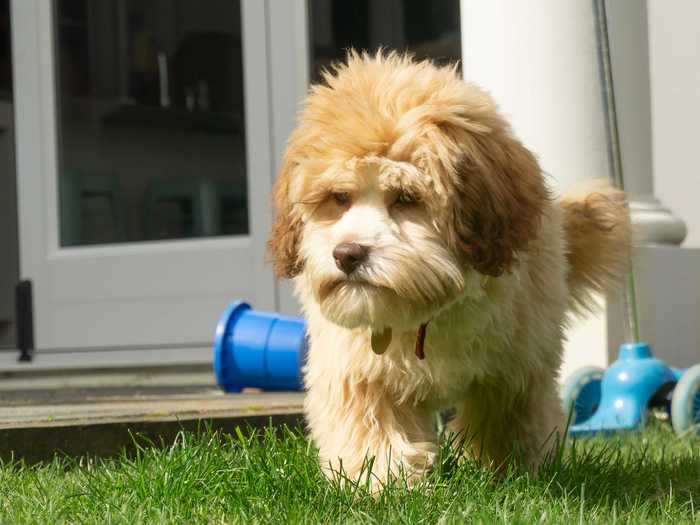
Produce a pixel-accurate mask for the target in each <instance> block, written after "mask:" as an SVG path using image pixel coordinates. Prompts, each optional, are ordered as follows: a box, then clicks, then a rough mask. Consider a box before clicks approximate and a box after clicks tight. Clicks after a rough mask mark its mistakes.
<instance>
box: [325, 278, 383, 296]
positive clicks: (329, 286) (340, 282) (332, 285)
mask: <svg viewBox="0 0 700 525" xmlns="http://www.w3.org/2000/svg"><path fill="white" fill-rule="evenodd" d="M342 287H348V288H353V289H357V290H364V291H368V292H371V291H378V290H380V289H384V287H383V286H377V285H375V284H372V283H370V282H368V281H366V280H363V279H358V278H353V279H335V280H332V281H327V282H325V283H323V284H322V285H321V287H320V289H319V293H318V296H319V299H320V300H321V301H323V300H325V299H326V298H327V297H328V296H329V295H331V294H332V293H333V292H335V291H338V290H339V289H340V288H342Z"/></svg>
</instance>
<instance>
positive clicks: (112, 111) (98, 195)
mask: <svg viewBox="0 0 700 525" xmlns="http://www.w3.org/2000/svg"><path fill="white" fill-rule="evenodd" d="M55 6H56V8H55V23H56V26H57V31H56V34H57V56H58V80H59V90H58V92H59V106H60V107H59V123H60V127H59V131H60V134H59V138H60V161H61V162H60V180H59V190H60V191H59V193H60V224H61V243H62V245H64V246H74V245H85V244H100V243H115V242H133V241H144V240H157V239H182V238H192V237H207V236H216V235H238V234H247V233H248V197H247V181H246V172H245V165H246V163H245V130H244V106H243V60H242V50H241V20H240V3H239V1H236V0H202V1H199V2H193V1H191V0H168V1H158V2H155V1H154V2H142V1H140V0H138V1H137V0H56V2H55Z"/></svg>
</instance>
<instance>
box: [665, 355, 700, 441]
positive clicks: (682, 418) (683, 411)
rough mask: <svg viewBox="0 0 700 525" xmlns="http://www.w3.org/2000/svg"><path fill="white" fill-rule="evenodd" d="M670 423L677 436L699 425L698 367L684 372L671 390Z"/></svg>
mask: <svg viewBox="0 0 700 525" xmlns="http://www.w3.org/2000/svg"><path fill="white" fill-rule="evenodd" d="M671 422H672V423H673V430H674V431H675V432H676V434H679V435H680V434H685V433H686V432H688V431H689V430H691V429H692V428H693V427H696V426H697V425H698V424H700V365H695V366H693V367H691V368H689V369H688V370H686V372H685V373H684V374H683V375H682V376H681V379H680V381H678V384H677V385H676V388H675V389H674V390H673V398H672V399H671Z"/></svg>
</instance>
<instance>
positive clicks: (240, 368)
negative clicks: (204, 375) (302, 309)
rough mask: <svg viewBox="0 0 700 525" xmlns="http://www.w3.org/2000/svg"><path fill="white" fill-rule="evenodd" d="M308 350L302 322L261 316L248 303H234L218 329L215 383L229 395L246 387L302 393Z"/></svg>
mask: <svg viewBox="0 0 700 525" xmlns="http://www.w3.org/2000/svg"><path fill="white" fill-rule="evenodd" d="M306 348H307V345H306V323H305V322H304V320H303V319H301V318H297V317H287V316H284V315H278V314H274V313H267V312H258V311H255V310H253V309H252V308H251V307H250V305H249V304H247V303H245V302H242V301H238V302H235V303H233V304H231V305H230V306H229V307H228V308H227V309H226V310H225V311H224V313H223V314H222V316H221V318H220V319H219V324H218V325H217V326H216V336H215V339H214V373H215V374H216V380H217V382H218V383H219V386H220V387H221V388H222V389H223V390H225V391H226V392H240V391H241V390H242V389H243V388H246V387H254V388H262V389H265V390H303V388H304V386H303V379H302V374H301V368H302V366H303V364H304V361H305V359H306Z"/></svg>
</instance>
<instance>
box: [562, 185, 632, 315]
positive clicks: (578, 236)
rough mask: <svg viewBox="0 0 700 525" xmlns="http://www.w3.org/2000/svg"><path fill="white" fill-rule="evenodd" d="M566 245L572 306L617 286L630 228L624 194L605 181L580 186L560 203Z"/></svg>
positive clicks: (628, 249) (627, 252)
mask: <svg viewBox="0 0 700 525" xmlns="http://www.w3.org/2000/svg"><path fill="white" fill-rule="evenodd" d="M560 205H561V208H562V210H563V212H564V221H563V226H564V231H565V236H566V240H567V243H568V251H567V259H568V261H569V266H570V270H569V276H568V283H569V289H570V291H571V294H572V298H573V302H574V304H573V305H572V306H573V307H575V308H582V307H583V308H587V307H589V305H590V304H591V300H590V296H591V293H605V292H607V291H610V289H611V287H613V286H615V285H616V284H618V283H619V282H620V280H621V278H622V277H623V276H624V274H625V272H626V271H627V268H628V266H629V258H630V254H631V243H632V228H631V225H630V219H629V210H628V207H627V202H626V198H625V194H624V193H623V192H622V191H620V190H618V189H616V188H614V187H613V186H612V185H611V184H610V183H609V182H608V181H606V180H599V179H595V180H591V181H586V182H584V183H580V184H579V185H577V186H576V187H575V188H573V189H572V190H571V191H570V192H568V193H567V194H566V195H564V197H562V199H561V200H560Z"/></svg>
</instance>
